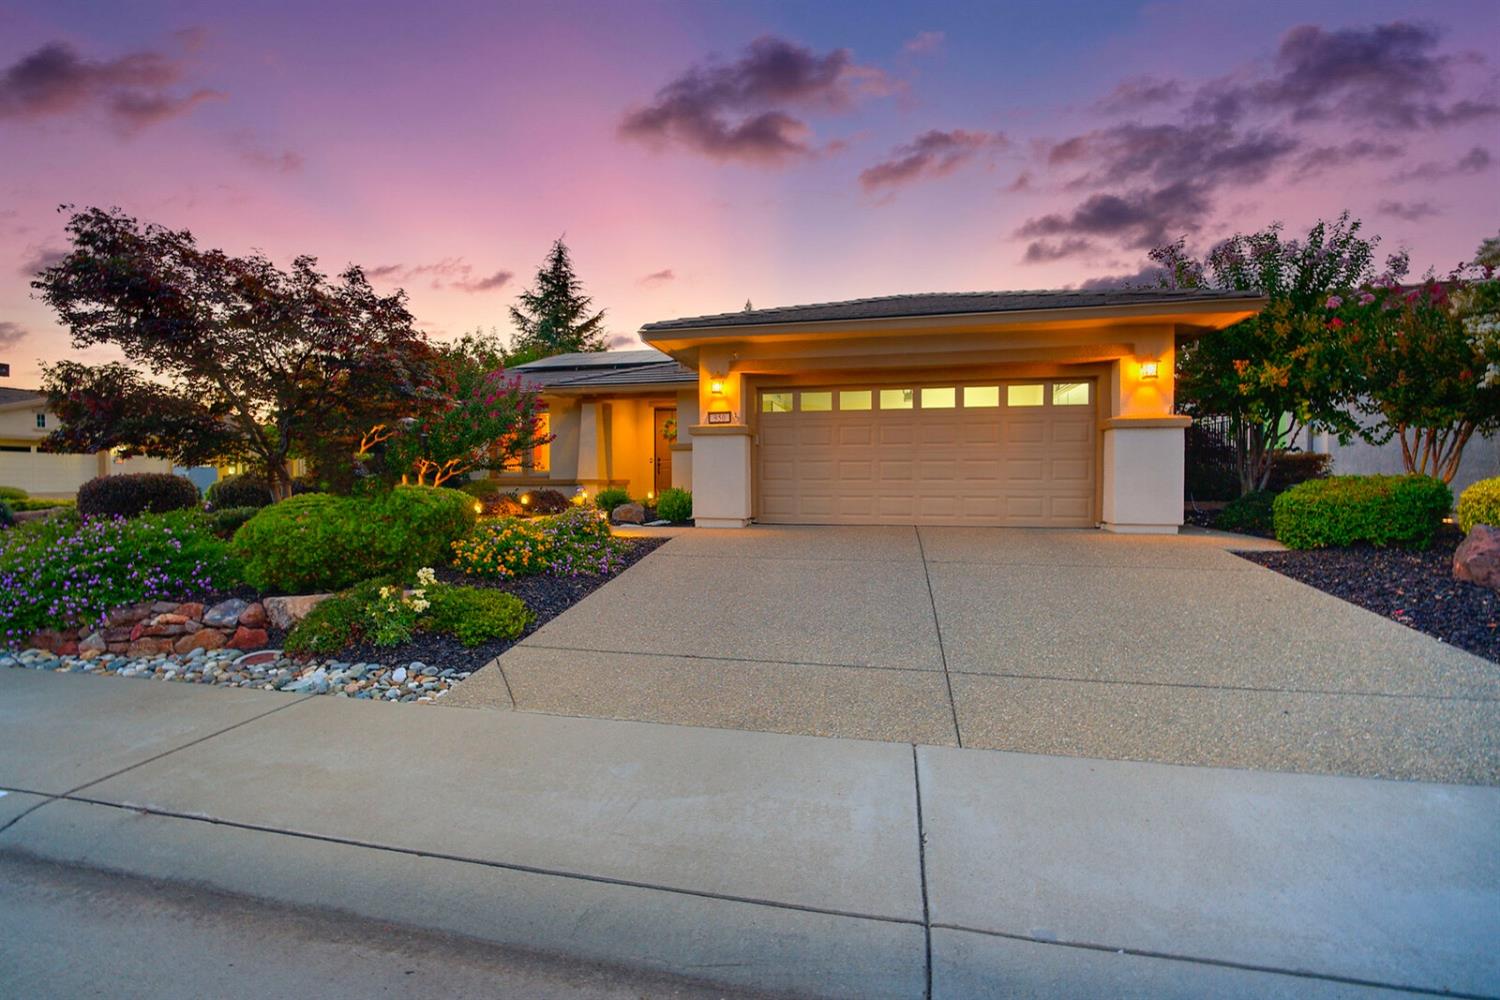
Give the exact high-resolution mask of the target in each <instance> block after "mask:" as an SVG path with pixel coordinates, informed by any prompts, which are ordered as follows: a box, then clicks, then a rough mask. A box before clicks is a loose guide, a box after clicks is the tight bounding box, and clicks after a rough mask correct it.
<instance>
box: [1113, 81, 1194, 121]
mask: <svg viewBox="0 0 1500 1000" xmlns="http://www.w3.org/2000/svg"><path fill="white" fill-rule="evenodd" d="M1183 91H1184V88H1183V86H1182V83H1181V82H1180V81H1177V80H1163V79H1162V78H1160V77H1156V76H1134V77H1131V78H1130V79H1128V80H1122V81H1120V83H1119V85H1118V86H1116V87H1115V89H1114V90H1112V91H1110V92H1109V93H1108V94H1106V95H1105V96H1104V97H1103V98H1101V99H1100V100H1099V102H1098V103H1097V104H1095V105H1094V108H1095V110H1097V111H1099V112H1102V113H1103V114H1106V115H1119V114H1134V113H1136V112H1138V111H1142V110H1144V109H1146V108H1149V107H1155V106H1156V105H1159V104H1168V103H1170V102H1172V101H1175V100H1177V99H1178V98H1180V97H1181V96H1182V95H1183Z"/></svg>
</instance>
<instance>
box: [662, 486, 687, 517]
mask: <svg viewBox="0 0 1500 1000" xmlns="http://www.w3.org/2000/svg"><path fill="white" fill-rule="evenodd" d="M656 516H657V517H659V518H661V519H662V520H663V521H672V522H674V523H675V522H680V521H691V520H692V519H693V494H692V492H691V491H689V490H684V489H679V488H678V487H676V486H674V487H672V488H671V489H669V490H662V491H661V496H659V497H657V498H656Z"/></svg>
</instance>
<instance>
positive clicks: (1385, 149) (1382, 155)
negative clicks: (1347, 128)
mask: <svg viewBox="0 0 1500 1000" xmlns="http://www.w3.org/2000/svg"><path fill="white" fill-rule="evenodd" d="M1405 152H1406V147H1405V146H1403V145H1401V144H1400V143H1396V142H1375V141H1372V140H1370V139H1352V140H1350V141H1349V142H1346V143H1344V144H1343V145H1341V146H1316V147H1314V148H1312V149H1309V150H1308V151H1307V152H1305V153H1303V154H1302V156H1300V157H1298V159H1297V168H1296V170H1295V171H1294V172H1293V176H1294V177H1296V178H1299V179H1300V178H1303V177H1311V176H1312V175H1314V174H1320V173H1322V172H1323V171H1325V170H1333V169H1337V168H1340V167H1347V166H1350V165H1351V164H1355V163H1361V162H1363V161H1366V160H1393V159H1395V158H1396V157H1398V156H1400V155H1401V154H1402V153H1405Z"/></svg>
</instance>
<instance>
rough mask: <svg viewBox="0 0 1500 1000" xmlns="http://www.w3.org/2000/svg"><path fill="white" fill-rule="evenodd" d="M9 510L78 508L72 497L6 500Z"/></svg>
mask: <svg viewBox="0 0 1500 1000" xmlns="http://www.w3.org/2000/svg"><path fill="white" fill-rule="evenodd" d="M6 502H7V503H9V504H10V509H11V510H56V511H61V510H64V509H72V508H74V507H76V506H78V501H76V500H74V499H73V498H72V497H22V498H20V499H19V500H7V501H6Z"/></svg>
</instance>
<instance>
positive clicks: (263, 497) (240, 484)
mask: <svg viewBox="0 0 1500 1000" xmlns="http://www.w3.org/2000/svg"><path fill="white" fill-rule="evenodd" d="M203 496H204V499H205V500H207V501H208V502H209V503H211V504H213V505H214V506H215V507H269V506H271V503H272V501H273V499H274V498H273V497H272V496H271V487H269V486H267V485H266V481H265V480H264V479H261V478H260V477H259V476H248V475H241V476H225V477H224V478H223V479H220V480H219V481H218V482H216V483H213V484H212V485H210V486H209V488H208V492H207V493H205V494H204V495H203Z"/></svg>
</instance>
